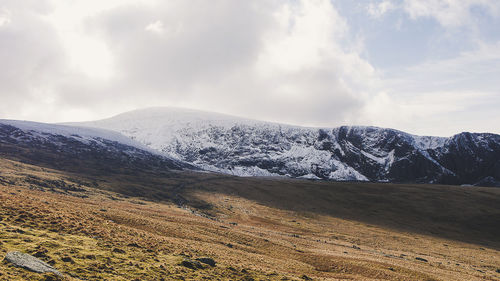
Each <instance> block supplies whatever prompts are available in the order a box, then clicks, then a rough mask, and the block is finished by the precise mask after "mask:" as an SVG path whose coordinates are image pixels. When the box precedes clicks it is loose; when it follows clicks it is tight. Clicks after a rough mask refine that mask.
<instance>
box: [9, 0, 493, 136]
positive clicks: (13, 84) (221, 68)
mask: <svg viewBox="0 0 500 281" xmlns="http://www.w3.org/2000/svg"><path fill="white" fill-rule="evenodd" d="M152 106H176V107H186V108H193V109H200V110H206V111H215V112H221V113H226V114H232V115H237V116H242V117H248V118H253V119H260V120H267V121H274V122H282V123H289V124H295V125H304V126H320V127H336V126H340V125H371V126H379V127H390V128H395V129H399V130H403V131H406V132H409V133H414V134H420V135H436V136H450V135H453V134H456V133H459V132H462V131H470V132H491V133H500V125H499V124H500V1H498V0H361V1H352V0H265V1H264V0H255V1H248V0H211V1H206V0H168V1H165V0H140V1H139V0H0V118H6V119H22V120H32V121H39V122H69V121H87V120H96V119H102V118H107V117H111V116H113V115H116V114H119V113H122V112H125V111H129V110H134V109H139V108H145V107H152Z"/></svg>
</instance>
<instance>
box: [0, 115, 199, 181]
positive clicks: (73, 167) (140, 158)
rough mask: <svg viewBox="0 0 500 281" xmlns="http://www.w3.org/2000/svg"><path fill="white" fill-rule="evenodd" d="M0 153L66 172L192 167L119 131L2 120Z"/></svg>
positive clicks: (106, 171)
mask: <svg viewBox="0 0 500 281" xmlns="http://www.w3.org/2000/svg"><path fill="white" fill-rule="evenodd" d="M0 155H1V156H4V157H7V158H10V159H15V160H22V161H24V162H27V163H34V164H39V163H43V164H45V165H49V166H50V167H52V168H58V169H63V170H66V171H81V170H82V169H84V170H86V171H92V172H93V173H97V174H106V173H114V172H116V171H115V169H117V167H118V168H122V169H123V168H125V167H128V168H133V169H146V170H152V169H153V170H157V169H160V170H169V169H177V170H179V169H193V168H194V167H193V166H192V165H189V164H187V163H184V162H182V161H179V160H175V159H171V158H169V157H166V156H164V155H162V154H161V153H160V152H158V151H155V150H152V149H150V148H148V147H146V146H144V145H142V144H140V143H138V142H136V141H134V140H131V139H130V138H128V137H126V136H123V135H121V134H120V133H117V132H113V131H109V130H104V129H95V128H81V127H74V126H65V125H53V124H44V123H36V122H27V121H15V120H0Z"/></svg>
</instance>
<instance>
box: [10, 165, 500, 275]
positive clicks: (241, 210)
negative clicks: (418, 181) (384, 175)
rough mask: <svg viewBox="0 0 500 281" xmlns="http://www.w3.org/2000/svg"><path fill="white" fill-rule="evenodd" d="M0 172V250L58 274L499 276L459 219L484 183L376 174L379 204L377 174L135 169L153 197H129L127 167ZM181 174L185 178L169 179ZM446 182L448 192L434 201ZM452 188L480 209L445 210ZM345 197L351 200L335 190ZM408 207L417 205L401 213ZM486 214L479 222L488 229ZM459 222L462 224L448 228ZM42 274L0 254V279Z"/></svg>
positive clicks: (468, 213)
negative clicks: (209, 261) (366, 179)
mask: <svg viewBox="0 0 500 281" xmlns="http://www.w3.org/2000/svg"><path fill="white" fill-rule="evenodd" d="M0 171H1V174H0V256H3V255H4V254H5V253H6V252H7V251H12V250H20V251H23V252H27V253H30V254H36V255H37V256H40V258H41V259H43V260H45V261H47V262H51V263H52V264H54V266H55V267H56V268H57V269H59V270H60V271H61V272H64V273H65V278H66V279H68V280H72V278H79V279H84V280H135V279H136V280H162V279H163V280H203V279H205V280H302V277H303V276H304V275H305V276H308V277H310V278H313V279H314V280H499V278H500V274H499V273H497V272H496V271H497V270H498V269H499V268H500V255H499V251H498V248H497V247H498V242H499V241H498V240H499V239H498V237H496V238H495V237H494V236H493V235H491V234H479V235H476V234H475V232H474V231H473V230H471V229H469V228H467V225H466V223H467V222H468V220H469V219H470V218H471V217H474V216H476V215H477V214H481V212H484V213H487V214H491V215H494V214H495V210H496V211H498V207H497V206H498V205H496V206H490V205H489V204H490V203H491V202H495V200H497V201H498V200H499V195H498V192H497V191H496V190H494V189H481V188H480V189H475V190H472V189H471V190H465V191H464V190H459V189H458V188H457V189H456V190H455V189H453V188H451V187H433V186H409V185H385V186H386V187H388V189H387V191H386V192H387V194H393V196H389V195H387V198H386V199H387V200H388V202H385V203H384V202H383V200H382V201H376V200H375V201H376V202H371V201H373V200H371V201H370V198H372V199H373V198H376V199H377V200H378V198H382V196H381V192H383V191H385V190H382V187H380V185H370V184H341V183H329V184H323V183H314V182H307V181H288V180H274V179H271V180H269V179H237V178H231V177H223V176H222V177H221V176H217V175H211V174H201V175H200V174H191V173H187V174H179V175H176V176H172V175H170V176H169V177H168V178H162V177H155V178H149V179H147V177H143V176H139V178H141V179H142V180H143V181H145V185H146V186H147V187H148V189H155V188H161V186H162V184H163V186H164V187H163V189H164V190H159V191H158V193H157V194H161V195H162V196H164V197H159V198H156V199H155V200H154V198H151V197H150V196H148V194H143V196H139V195H140V194H136V196H132V195H133V194H131V192H130V187H131V186H133V187H134V188H133V189H134V190H136V189H139V190H140V187H141V185H140V183H139V182H138V181H137V180H134V178H133V177H132V176H130V178H127V177H125V178H124V177H113V176H109V177H104V176H103V177H95V176H94V177H93V178H90V177H88V176H86V175H83V174H82V175H81V174H76V173H67V172H62V171H56V170H51V169H48V168H42V167H37V166H32V165H27V164H22V163H20V162H16V161H11V160H1V161H0ZM182 176H183V177H186V179H185V181H184V182H186V183H185V184H184V185H182V186H180V184H181V183H182V182H183V181H181V179H182ZM58 181H62V182H64V183H66V184H61V183H60V182H59V183H58ZM95 182H97V183H98V184H97V186H96V184H95ZM124 184H127V186H126V187H124V186H123V185H124ZM441 188H444V189H445V190H444V191H440V190H441ZM446 189H448V190H446ZM124 190H126V191H127V192H123V191H124ZM356 192H359V195H358V196H356V194H355V193H356ZM447 192H448V193H449V194H450V197H449V198H450V201H451V203H450V202H446V200H443V205H445V207H443V206H435V205H434V204H435V202H437V201H439V200H442V198H441V199H440V198H439V197H442V196H444V195H443V194H444V193H447ZM462 192H467V193H470V194H468V196H469V197H468V198H469V199H468V200H467V201H470V202H471V204H472V203H477V202H479V203H481V205H475V206H474V208H476V209H483V210H482V211H477V210H476V211H474V210H472V209H473V208H472V207H469V206H464V208H462V209H460V210H457V213H458V214H456V215H453V214H452V211H451V210H448V208H450V206H449V204H451V207H454V206H455V205H453V204H459V203H460V204H463V202H462V203H461V202H460V200H462V201H463V200H465V199H463V198H462V197H461V196H463V194H462ZM124 193H125V194H126V195H124ZM420 193H423V194H420ZM394 194H395V195H394ZM176 195H180V196H182V197H183V198H185V199H186V200H187V201H188V205H187V206H185V207H182V208H181V207H178V206H177V204H174V203H171V202H169V201H168V197H169V196H170V197H172V198H171V199H172V200H173V201H174V202H175V200H174V199H176V198H175V196H176ZM398 196H401V198H402V200H403V199H404V200H412V199H414V198H415V197H416V196H417V197H418V196H420V197H422V199H423V200H424V199H426V200H430V203H429V204H423V203H420V204H417V203H413V205H412V204H410V206H409V207H407V208H408V210H407V211H401V210H398V208H400V207H401V206H399V205H395V206H391V204H394V198H398ZM436 196H437V197H438V198H436ZM350 197H353V199H352V206H350V205H349V203H346V202H344V201H343V200H349V199H350ZM460 198H462V199H460ZM152 200H153V201H152ZM490 201H491V202H490ZM485 202H486V203H485ZM488 202H490V203H488ZM398 204H399V203H398ZM400 204H401V205H404V204H405V203H404V202H401V203H400ZM363 205H364V209H361V207H360V206H363ZM446 205H448V207H446ZM422 206H423V207H422ZM417 207H418V208H421V209H422V210H417V211H415V212H416V213H411V211H412V210H413V208H417ZM424 207H427V208H424ZM436 209H438V210H440V209H441V210H444V211H445V212H444V215H442V214H439V215H438V216H443V218H442V219H443V220H445V218H446V217H447V216H448V217H451V219H453V220H455V221H451V222H448V223H444V224H442V225H443V226H441V229H440V228H439V227H440V220H439V219H436V218H434V217H431V218H430V219H428V220H427V219H422V216H423V215H424V214H427V213H428V212H432V211H434V210H436ZM382 216H383V217H382ZM459 216H464V218H461V219H460V218H459ZM405 218H406V221H405ZM415 219H417V221H416V220H415ZM489 223H491V222H490V221H488V220H485V222H482V223H481V224H480V225H479V227H483V228H482V229H488V227H489ZM408 225H409V226H408ZM412 225H413V226H412ZM414 225H417V226H416V227H415V226H414ZM464 225H465V226H464ZM462 226H464V227H465V235H457V236H456V237H454V236H453V234H450V232H452V231H454V230H455V229H457V230H460V227H462ZM472 226H477V224H476V225H472ZM426 227H428V229H426ZM428 230H430V231H428ZM431 231H433V232H436V231H438V232H439V233H438V234H439V235H435V234H432V233H431ZM449 237H452V238H453V237H454V238H455V239H450V238H449ZM470 241H475V242H470ZM37 253H38V254H37ZM65 257H69V258H70V259H69V260H70V261H69V262H67V261H66V262H65V261H63V258H65ZM186 257H190V258H193V259H194V258H198V257H211V258H214V259H215V260H216V261H217V266H216V267H214V268H212V267H209V266H206V267H205V268H203V269H198V270H193V269H189V268H186V267H184V266H182V265H180V262H181V261H182V260H183V259H185V258H186ZM417 257H419V258H423V259H425V260H427V262H424V261H420V260H417V259H416V258H417ZM64 260H68V259H64ZM50 278H52V276H45V275H39V274H34V273H30V272H27V271H26V270H23V269H19V268H15V267H13V266H12V265H9V264H7V263H5V262H0V280H51V279H50ZM304 278H305V277H304Z"/></svg>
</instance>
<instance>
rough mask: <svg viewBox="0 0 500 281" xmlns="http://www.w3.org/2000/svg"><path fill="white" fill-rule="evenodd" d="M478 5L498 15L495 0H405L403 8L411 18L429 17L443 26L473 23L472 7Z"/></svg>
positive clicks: (497, 6)
mask: <svg viewBox="0 0 500 281" xmlns="http://www.w3.org/2000/svg"><path fill="white" fill-rule="evenodd" d="M474 7H480V8H483V9H484V12H485V13H489V14H491V15H494V16H498V13H499V12H500V1H497V0H405V1H404V10H405V11H406V12H407V13H408V14H409V15H410V17H411V18H412V19H417V18H419V17H431V18H434V19H435V20H436V21H438V22H439V23H440V24H441V25H442V26H445V27H458V26H464V25H470V24H473V20H472V18H473V15H472V8H474Z"/></svg>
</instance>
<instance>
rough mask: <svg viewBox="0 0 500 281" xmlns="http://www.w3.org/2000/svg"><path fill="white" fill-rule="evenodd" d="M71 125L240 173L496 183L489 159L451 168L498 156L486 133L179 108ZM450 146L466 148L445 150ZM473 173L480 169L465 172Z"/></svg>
mask: <svg viewBox="0 0 500 281" xmlns="http://www.w3.org/2000/svg"><path fill="white" fill-rule="evenodd" d="M75 124H78V125H79V126H89V127H96V128H104V129H109V130H115V131H117V132H120V133H122V134H124V135H126V136H129V137H130V138H132V139H134V140H136V141H138V142H140V143H142V144H144V145H146V146H148V147H150V148H152V149H155V150H157V151H161V152H162V153H165V154H168V155H170V156H172V157H173V158H176V159H179V160H182V161H186V162H189V163H192V164H194V165H197V166H199V167H201V168H203V169H207V170H212V171H219V172H223V173H228V174H234V175H240V176H277V175H279V176H289V177H297V178H312V179H331V180H359V181H368V180H369V181H398V182H433V183H473V182H476V181H479V180H481V179H482V178H484V177H486V176H493V177H494V178H500V175H498V176H497V175H496V174H495V173H497V171H496V170H494V169H493V170H491V169H490V170H488V169H486V168H484V167H483V166H484V165H490V166H491V165H492V166H495V165H496V164H495V163H496V162H495V161H497V160H495V159H490V158H491V157H489V156H484V157H486V158H487V159H488V161H489V162H488V163H483V162H484V161H482V160H481V159H476V160H475V161H474V162H473V163H472V165H473V167H472V166H471V167H469V166H467V169H469V170H468V171H469V172H467V171H465V170H464V169H465V167H461V166H460V165H458V166H457V165H456V164H454V163H456V162H457V161H459V162H460V161H461V160H460V157H462V156H461V155H462V152H463V151H462V150H463V149H468V151H469V153H474V152H476V150H477V149H478V148H479V150H477V151H478V152H480V151H483V147H485V146H486V147H488V148H487V149H490V150H492V151H493V155H497V154H500V149H499V148H498V144H499V143H500V140H499V138H498V135H491V134H472V135H473V137H472V138H468V139H466V140H462V139H460V136H461V135H462V134H459V135H457V136H454V137H451V138H441V137H430V136H415V135H411V134H407V133H404V132H401V131H398V130H393V129H384V128H377V127H363V126H342V127H338V128H307V127H299V126H291V125H284V124H277V123H270V122H263V121H256V120H249V119H244V118H239V117H234V116H229V115H224V114H218V113H210V112H203V111H196V110H189V109H182V108H147V109H143V110H136V111H132V112H127V113H123V114H120V115H117V116H115V117H112V118H109V119H104V120H99V121H93V122H85V123H75ZM457 142H459V143H466V144H467V145H458V146H456V145H455V146H453V144H456V143H457ZM474 149H476V150H474ZM485 149H486V148H485ZM450 151H451V152H450ZM471 151H472V152H471ZM450 153H452V154H453V153H454V154H455V155H456V157H454V156H450ZM481 155H482V154H481ZM457 157H458V158H457ZM481 157H483V156H481ZM498 159H500V157H499V158H498ZM490 162H491V163H490ZM474 165H475V166H474ZM498 167H500V162H499V164H498ZM478 169H486V171H487V172H484V173H481V172H474V173H471V172H470V171H471V170H474V171H475V170H478ZM495 169H496V168H495ZM499 169H500V168H499ZM465 174H467V175H465ZM494 174H495V175H494ZM499 174H500V173H499ZM464 175H465V176H464Z"/></svg>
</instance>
